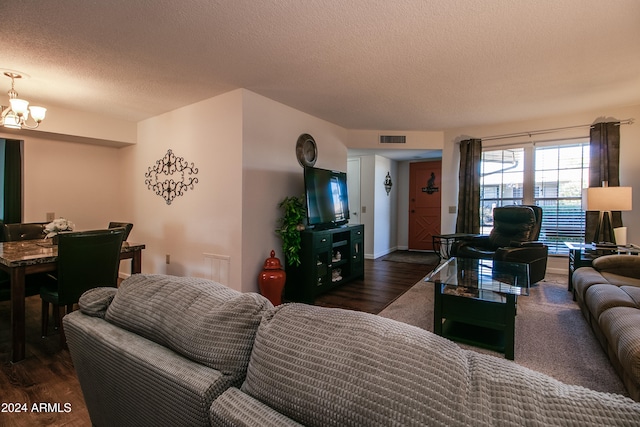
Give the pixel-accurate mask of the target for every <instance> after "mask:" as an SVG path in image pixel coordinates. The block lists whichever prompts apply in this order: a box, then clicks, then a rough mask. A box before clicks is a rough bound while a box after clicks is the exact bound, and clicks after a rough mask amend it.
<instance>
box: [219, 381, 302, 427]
mask: <svg viewBox="0 0 640 427" xmlns="http://www.w3.org/2000/svg"><path fill="white" fill-rule="evenodd" d="M210 415H211V425H214V426H234V427H254V426H260V427H302V424H299V423H297V422H295V421H293V420H292V419H290V418H288V417H287V416H285V415H283V414H281V413H279V412H277V411H275V410H274V409H272V408H270V407H269V406H267V405H265V404H264V403H262V402H260V401H259V400H257V399H255V398H253V397H251V396H249V395H248V394H246V393H243V392H242V391H240V390H239V389H237V388H235V387H233V388H230V389H228V390H227V391H225V392H224V393H222V395H220V397H218V398H217V399H216V400H214V401H213V403H212V404H211V411H210Z"/></svg>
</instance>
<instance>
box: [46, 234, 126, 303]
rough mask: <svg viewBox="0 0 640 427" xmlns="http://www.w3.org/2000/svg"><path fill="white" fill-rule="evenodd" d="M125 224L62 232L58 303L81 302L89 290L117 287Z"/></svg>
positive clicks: (59, 250)
mask: <svg viewBox="0 0 640 427" xmlns="http://www.w3.org/2000/svg"><path fill="white" fill-rule="evenodd" d="M124 233H125V231H124V229H123V228H114V229H111V230H95V231H81V232H70V233H60V234H59V240H58V305H68V304H74V303H76V302H78V300H79V299H80V296H81V295H82V294H83V293H84V292H85V291H87V290H89V289H93V288H97V287H101V286H108V287H116V286H117V281H118V269H119V266H120V251H121V248H122V242H123V237H124Z"/></svg>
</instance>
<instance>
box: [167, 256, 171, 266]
mask: <svg viewBox="0 0 640 427" xmlns="http://www.w3.org/2000/svg"><path fill="white" fill-rule="evenodd" d="M167 264H171V256H170V255H169V254H167Z"/></svg>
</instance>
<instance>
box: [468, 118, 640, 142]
mask: <svg viewBox="0 0 640 427" xmlns="http://www.w3.org/2000/svg"><path fill="white" fill-rule="evenodd" d="M633 122H635V119H633V118H630V119H626V120H619V121H618V123H617V124H618V125H632V124H633ZM593 125H594V124H588V125H576V126H566V127H562V128H553V129H540V130H532V131H529V132H518V133H508V134H504V135H492V136H485V137H483V138H479V139H481V140H482V141H493V140H496V139H507V138H517V137H522V136H528V137H529V138H531V136H533V135H543V134H546V133H554V132H560V131H563V130H568V129H579V128H586V127H589V128H590V127H591V126H593Z"/></svg>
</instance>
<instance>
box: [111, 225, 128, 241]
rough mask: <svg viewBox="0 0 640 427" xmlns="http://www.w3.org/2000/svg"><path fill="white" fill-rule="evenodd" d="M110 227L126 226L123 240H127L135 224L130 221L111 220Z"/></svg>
mask: <svg viewBox="0 0 640 427" xmlns="http://www.w3.org/2000/svg"><path fill="white" fill-rule="evenodd" d="M109 228H124V238H123V239H122V241H123V242H126V241H127V239H128V238H129V233H131V229H132V228H133V224H131V223H130V222H110V223H109Z"/></svg>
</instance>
